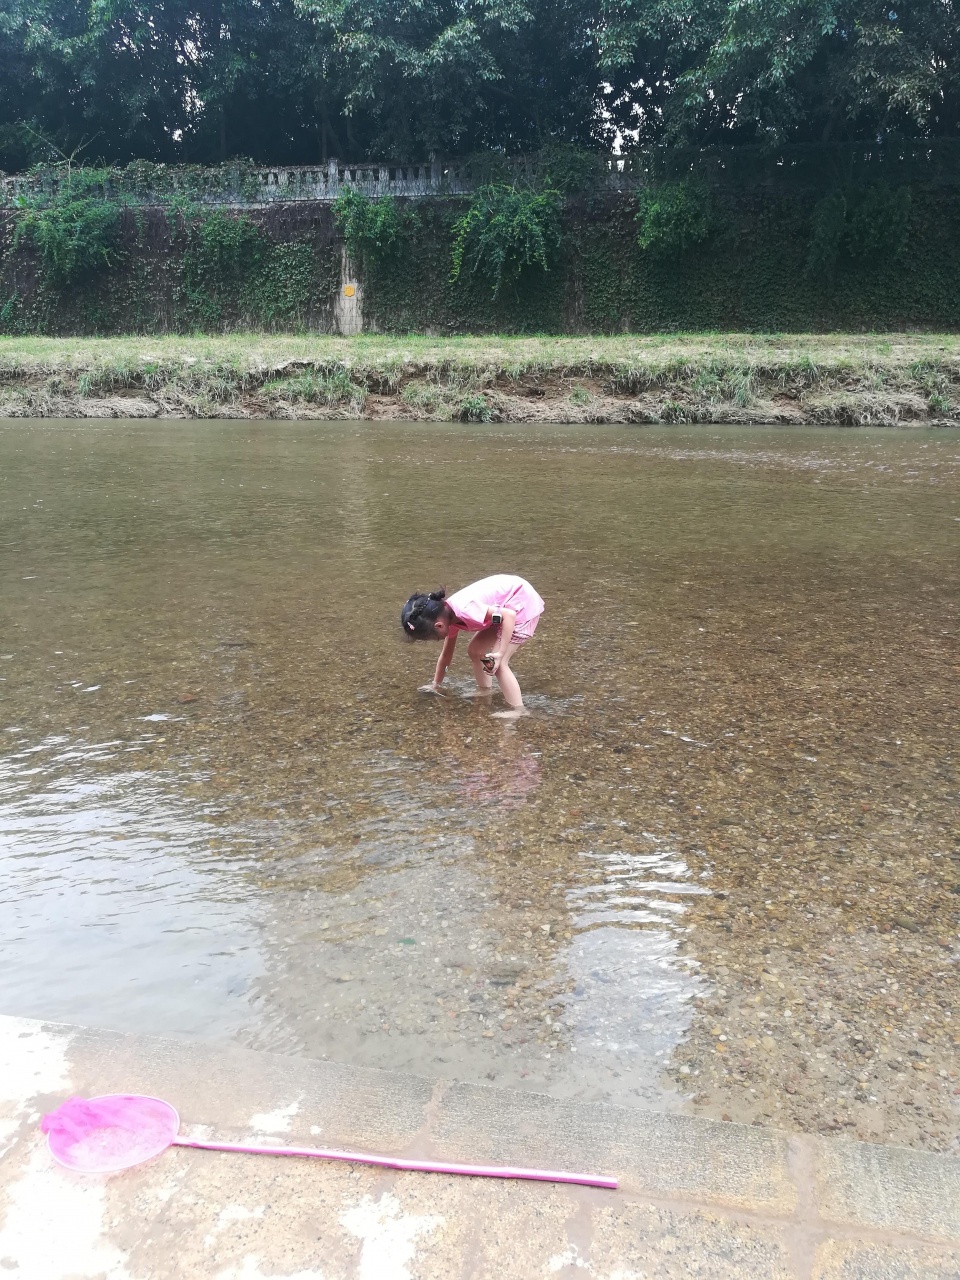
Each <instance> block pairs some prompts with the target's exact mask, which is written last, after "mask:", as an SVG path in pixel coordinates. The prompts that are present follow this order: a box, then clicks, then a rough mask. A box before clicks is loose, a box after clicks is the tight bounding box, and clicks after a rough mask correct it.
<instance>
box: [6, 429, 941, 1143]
mask: <svg viewBox="0 0 960 1280" xmlns="http://www.w3.org/2000/svg"><path fill="white" fill-rule="evenodd" d="M0 503H2V506H0V573H2V588H0V589H2V599H3V608H2V617H0V867H2V869H3V876H2V880H0V1011H2V1012H4V1013H14V1014H21V1015H25V1016H31V1017H42V1018H47V1019H51V1020H61V1021H68V1022H78V1023H91V1024H97V1025H103V1026H110V1027H115V1028H119V1029H122V1030H130V1031H138V1032H149V1033H155V1034H174V1035H185V1036H203V1037H206V1038H212V1039H216V1038H221V1039H231V1040H235V1041H238V1042H240V1043H242V1044H245V1045H248V1046H252V1047H255V1048H261V1049H268V1050H272V1051H276V1052H281V1053H287V1054H297V1055H304V1056H313V1057H324V1056H326V1057H330V1058H334V1059H337V1060H341V1061H346V1062H351V1063H357V1064H363V1065H367V1066H376V1067H384V1068H394V1069H401V1070H409V1071H415V1072H420V1073H423V1074H426V1075H431V1076H445V1077H453V1078H457V1079H464V1080H470V1081H478V1082H486V1081H492V1082H495V1083H496V1084H498V1085H506V1086H510V1087H516V1088H529V1089H535V1090H539V1091H542V1092H547V1093H551V1094H554V1095H557V1096H563V1097H577V1098H582V1099H585V1100H588V1101H610V1102H615V1103H618V1104H621V1105H625V1106H646V1107H658V1108H667V1109H682V1110H686V1111H692V1112H694V1113H701V1114H710V1115H723V1116H727V1117H729V1118H731V1119H734V1120H743V1121H747V1122H750V1121H755V1122H757V1123H764V1124H776V1125H780V1126H782V1127H786V1128H800V1129H805V1130H812V1131H825V1132H836V1131H842V1132H846V1133H849V1134H851V1135H856V1136H860V1137H866V1138H881V1139H883V1140H888V1141H897V1142H902V1143H906V1144H908V1145H914V1146H922V1147H928V1148H932V1149H937V1150H953V1151H956V1150H958V1133H960V1078H958V1071H960V944H958V921H960V833H958V803H957V801H958V775H957V768H958V766H957V748H958V743H960V713H958V693H957V688H958V682H957V676H958V673H960V656H958V650H957V627H956V624H957V608H958V601H960V593H958V587H960V433H957V432H955V431H948V430H944V431H929V430H913V431H890V430H882V431H872V430H856V431H844V430H831V429H823V430H796V429H775V428H750V429H747V428H710V427H697V428H692V427H691V428H686V427H684V428H679V427H677V428H656V429H651V428H620V427H543V426H538V427H536V428H530V427H525V426H504V425H497V426H490V427H473V426H461V425H444V424H400V423H393V424H389V425H377V424H358V423H279V422H271V423H249V422H244V423H228V422H207V423H197V422H184V423H172V422H165V423H140V422H137V423H134V422H106V423H102V424H91V423H82V424H78V423H76V422H36V423H24V422H6V423H0ZM499 571H512V572H518V573H521V574H523V575H524V576H525V577H527V578H528V579H530V581H531V582H532V583H533V584H534V585H535V587H536V588H537V589H538V591H539V592H540V593H541V595H543V597H544V598H545V600H546V604H547V608H546V612H545V614H544V616H543V619H542V620H541V624H540V628H539V630H538V632H537V634H536V636H535V638H534V640H533V641H531V642H530V643H529V644H528V645H527V646H526V647H525V648H524V650H523V651H522V653H521V654H520V656H519V657H518V659H517V660H516V663H515V670H516V673H517V675H518V677H519V679H520V683H521V685H522V687H523V691H524V697H525V700H526V702H527V704H528V706H529V709H530V713H531V714H530V715H529V716H527V717H526V718H524V719H521V720H519V721H517V722H515V723H511V722H505V721H503V720H499V719H497V718H494V717H492V716H491V715H490V708H489V707H488V706H486V705H484V704H483V703H482V702H478V701H477V700H475V699H472V698H470V697H469V696H467V695H468V694H469V692H470V686H471V681H470V679H468V670H469V668H468V664H467V660H466V655H465V654H459V655H458V665H456V666H455V667H454V671H453V673H452V676H453V678H452V679H451V681H450V686H449V691H448V696H447V697H444V698H438V697H427V696H424V695H423V694H420V693H418V692H417V688H418V686H419V685H421V684H423V682H424V681H425V680H426V679H427V678H428V677H429V676H430V674H431V672H432V669H433V664H434V662H435V660H436V656H437V650H436V648H435V647H434V646H432V645H429V644H420V645H411V644H406V643H404V641H403V637H402V634H401V630H400V627H399V622H398V615H399V609H400V606H401V604H402V603H403V601H404V600H405V599H406V597H407V595H409V594H410V592H411V591H413V590H414V589H429V588H432V587H434V586H437V585H439V584H440V583H445V584H446V585H447V586H448V587H450V588H455V587H457V586H460V585H463V584H464V583H466V582H469V581H471V580H473V579H475V578H478V577H482V576H485V575H486V574H488V573H492V572H499Z"/></svg>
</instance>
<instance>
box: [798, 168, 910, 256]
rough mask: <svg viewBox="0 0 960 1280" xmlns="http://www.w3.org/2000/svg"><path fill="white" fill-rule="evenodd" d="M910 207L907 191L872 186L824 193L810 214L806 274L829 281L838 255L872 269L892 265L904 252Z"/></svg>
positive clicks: (905, 188) (907, 188)
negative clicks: (868, 265)
mask: <svg viewBox="0 0 960 1280" xmlns="http://www.w3.org/2000/svg"><path fill="white" fill-rule="evenodd" d="M911 203H912V196H911V193H910V189H909V187H898V188H896V189H894V190H891V188H890V187H887V186H883V185H881V184H879V183H874V184H871V185H870V186H866V187H861V188H857V189H851V190H837V191H831V192H829V193H828V194H827V195H825V196H824V197H823V198H822V199H821V200H819V201H818V202H817V204H816V205H815V206H814V210H813V214H812V215H811V219H810V239H809V244H808V248H807V264H806V266H807V272H808V274H809V275H812V276H818V275H823V276H825V277H827V278H830V277H832V275H833V273H834V271H835V269H836V267H837V263H838V262H839V260H840V259H841V257H843V256H847V257H849V258H851V259H853V260H854V261H859V262H861V263H868V262H869V263H871V264H874V265H876V264H879V263H884V262H895V261H897V260H898V259H899V258H901V257H902V256H903V254H904V252H905V251H906V248H907V241H908V230H909V223H910V208H911Z"/></svg>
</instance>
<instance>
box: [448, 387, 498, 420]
mask: <svg viewBox="0 0 960 1280" xmlns="http://www.w3.org/2000/svg"><path fill="white" fill-rule="evenodd" d="M454 417H455V418H456V419H457V421H458V422H493V420H494V412H493V406H492V405H491V403H490V401H489V400H488V399H487V397H486V396H485V395H483V393H482V392H480V391H471V392H469V393H468V394H467V395H465V396H463V397H462V398H461V400H460V403H459V404H458V405H457V408H456V411H455V413H454Z"/></svg>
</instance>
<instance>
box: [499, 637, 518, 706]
mask: <svg viewBox="0 0 960 1280" xmlns="http://www.w3.org/2000/svg"><path fill="white" fill-rule="evenodd" d="M519 648H520V646H519V645H518V644H512V645H511V646H510V648H509V649H508V650H507V653H506V656H505V657H504V658H503V659H502V660H501V662H500V666H499V667H498V668H497V681H498V683H499V685H500V692H501V693H502V694H503V696H504V699H505V700H506V703H507V705H508V706H509V707H511V708H513V709H516V710H519V709H520V708H521V707H522V706H523V694H522V693H521V692H520V685H519V684H518V682H517V677H516V676H515V675H514V674H513V672H512V671H511V670H510V659H511V658H512V657H513V656H514V654H515V653H516V652H517V650H518V649H519Z"/></svg>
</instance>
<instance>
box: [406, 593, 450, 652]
mask: <svg viewBox="0 0 960 1280" xmlns="http://www.w3.org/2000/svg"><path fill="white" fill-rule="evenodd" d="M446 595H447V589H446V587H441V588H440V590H439V591H428V592H425V591H415V592H414V593H413V595H412V596H411V597H410V599H409V600H408V601H407V603H406V604H405V605H404V606H403V608H402V609H401V610H400V625H401V627H403V634H404V635H405V636H406V637H407V639H408V640H430V639H432V638H433V637H434V636H435V635H436V632H435V631H434V629H433V624H434V623H435V622H436V620H437V619H438V618H439V617H440V615H441V613H443V611H444V609H445V608H446V606H445V605H444V603H443V602H444V599H445V598H446Z"/></svg>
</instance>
